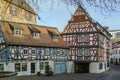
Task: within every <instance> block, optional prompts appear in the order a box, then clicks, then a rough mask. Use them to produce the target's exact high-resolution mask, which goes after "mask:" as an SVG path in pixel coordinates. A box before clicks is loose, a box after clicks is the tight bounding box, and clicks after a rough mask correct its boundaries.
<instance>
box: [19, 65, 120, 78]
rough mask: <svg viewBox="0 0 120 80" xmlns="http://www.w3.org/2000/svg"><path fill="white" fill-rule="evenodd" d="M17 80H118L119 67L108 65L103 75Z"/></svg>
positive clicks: (83, 74) (71, 75)
mask: <svg viewBox="0 0 120 80" xmlns="http://www.w3.org/2000/svg"><path fill="white" fill-rule="evenodd" d="M17 80H120V65H110V70H108V71H106V72H103V73H97V74H93V73H80V74H61V75H53V76H50V77H46V76H37V75H33V76H18V77H17Z"/></svg>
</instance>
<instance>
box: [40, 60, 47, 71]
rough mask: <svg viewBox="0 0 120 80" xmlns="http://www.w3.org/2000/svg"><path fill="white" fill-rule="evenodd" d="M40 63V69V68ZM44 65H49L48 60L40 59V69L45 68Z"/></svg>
mask: <svg viewBox="0 0 120 80" xmlns="http://www.w3.org/2000/svg"><path fill="white" fill-rule="evenodd" d="M41 63H42V69H41ZM46 65H49V62H48V61H40V65H39V68H40V70H45V66H46Z"/></svg>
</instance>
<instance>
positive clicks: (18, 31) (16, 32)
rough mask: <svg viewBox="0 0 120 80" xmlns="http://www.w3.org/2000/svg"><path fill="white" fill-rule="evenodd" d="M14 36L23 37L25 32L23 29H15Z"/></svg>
mask: <svg viewBox="0 0 120 80" xmlns="http://www.w3.org/2000/svg"><path fill="white" fill-rule="evenodd" d="M14 35H17V36H22V35H23V30H22V29H18V28H15V29H14Z"/></svg>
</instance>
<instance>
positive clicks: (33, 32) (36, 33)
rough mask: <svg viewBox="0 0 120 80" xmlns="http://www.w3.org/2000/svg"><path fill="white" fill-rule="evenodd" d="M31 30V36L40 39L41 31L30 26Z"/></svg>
mask: <svg viewBox="0 0 120 80" xmlns="http://www.w3.org/2000/svg"><path fill="white" fill-rule="evenodd" d="M28 28H29V30H30V33H31V35H32V36H33V37H34V38H40V33H41V32H40V31H39V29H37V28H36V27H34V26H29V27H28Z"/></svg>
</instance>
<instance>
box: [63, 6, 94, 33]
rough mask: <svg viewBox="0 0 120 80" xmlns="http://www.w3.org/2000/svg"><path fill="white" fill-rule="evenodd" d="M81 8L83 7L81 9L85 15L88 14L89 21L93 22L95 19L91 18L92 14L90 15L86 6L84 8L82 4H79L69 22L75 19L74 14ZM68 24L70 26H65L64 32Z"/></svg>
mask: <svg viewBox="0 0 120 80" xmlns="http://www.w3.org/2000/svg"><path fill="white" fill-rule="evenodd" d="M79 9H81V10H82V11H83V12H84V13H85V16H87V18H88V20H89V21H91V22H92V21H94V20H93V19H92V18H91V16H90V15H89V13H88V12H87V11H86V10H85V8H84V7H83V6H82V5H79V6H78V8H77V9H76V11H75V13H74V14H73V15H72V18H71V19H70V20H69V21H68V22H71V21H73V20H72V19H73V18H74V15H75V14H76V13H77V11H78V10H79ZM81 21H82V20H81ZM67 26H68V24H67V25H66V26H65V28H64V30H63V32H62V33H64V32H65V30H66V29H67Z"/></svg>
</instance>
